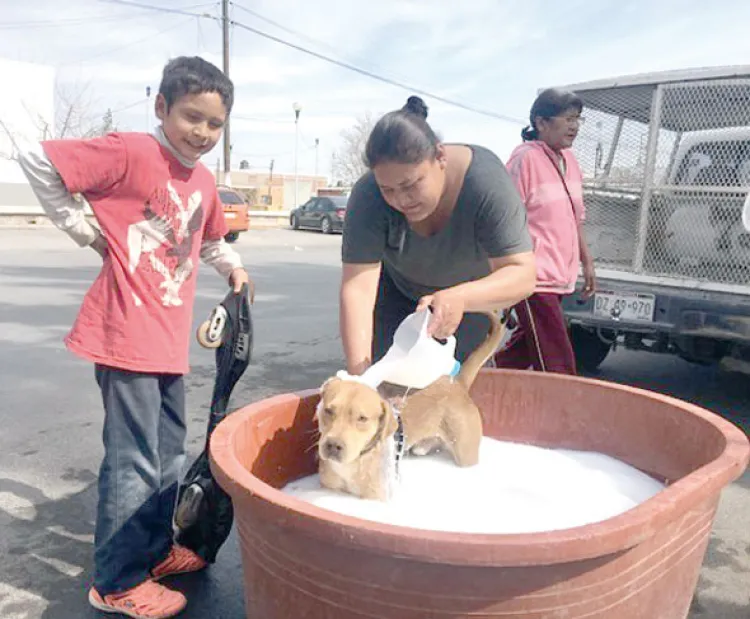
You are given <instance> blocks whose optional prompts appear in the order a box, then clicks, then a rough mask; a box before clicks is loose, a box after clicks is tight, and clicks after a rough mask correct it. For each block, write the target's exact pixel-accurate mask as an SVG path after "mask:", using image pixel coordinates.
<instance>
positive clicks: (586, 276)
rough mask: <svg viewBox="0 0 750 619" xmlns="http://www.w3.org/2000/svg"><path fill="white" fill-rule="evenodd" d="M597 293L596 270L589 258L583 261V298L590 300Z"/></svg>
mask: <svg viewBox="0 0 750 619" xmlns="http://www.w3.org/2000/svg"><path fill="white" fill-rule="evenodd" d="M594 292H596V269H595V268H594V261H593V260H592V259H591V258H590V257H589V258H587V259H584V260H583V297H584V298H585V299H588V298H589V297H591V295H593V294H594Z"/></svg>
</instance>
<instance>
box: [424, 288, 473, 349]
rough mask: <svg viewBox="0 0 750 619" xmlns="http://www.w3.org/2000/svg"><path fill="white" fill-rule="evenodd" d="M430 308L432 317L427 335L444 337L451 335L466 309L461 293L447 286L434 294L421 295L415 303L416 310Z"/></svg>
mask: <svg viewBox="0 0 750 619" xmlns="http://www.w3.org/2000/svg"><path fill="white" fill-rule="evenodd" d="M427 307H431V308H432V318H430V322H429V323H428V325H427V335H430V336H432V337H436V338H438V339H445V338H447V337H450V336H451V335H453V334H454V333H455V332H456V330H457V329H458V325H459V324H461V319H462V318H463V317H464V312H465V311H466V303H465V301H464V299H463V295H461V293H460V292H459V291H457V290H455V289H452V288H447V289H446V290H440V291H439V292H436V293H435V294H430V295H427V296H425V297H422V298H421V299H420V300H419V303H418V304H417V311H418V312H419V311H421V310H423V309H425V308H427Z"/></svg>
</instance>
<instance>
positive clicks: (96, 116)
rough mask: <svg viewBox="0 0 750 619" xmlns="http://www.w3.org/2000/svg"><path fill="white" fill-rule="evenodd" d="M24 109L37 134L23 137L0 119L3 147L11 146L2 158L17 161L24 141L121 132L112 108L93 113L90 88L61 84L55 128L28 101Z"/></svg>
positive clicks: (3, 150) (6, 149) (58, 91)
mask: <svg viewBox="0 0 750 619" xmlns="http://www.w3.org/2000/svg"><path fill="white" fill-rule="evenodd" d="M22 106H23V108H24V110H25V111H26V114H27V115H28V116H29V118H30V119H31V121H32V124H33V125H34V126H35V127H36V129H37V135H34V136H21V135H19V134H18V133H17V132H16V131H15V130H14V128H13V126H12V125H11V124H10V123H9V122H7V121H6V120H5V119H3V118H0V144H2V143H3V142H5V143H7V147H3V148H0V158H2V159H16V158H17V156H18V144H19V142H20V141H23V140H24V139H40V140H49V139H63V138H91V137H96V136H99V135H105V134H107V133H110V132H112V131H117V125H116V123H115V119H114V115H113V113H112V110H111V109H109V108H108V109H107V110H106V111H105V112H104V113H103V114H102V113H101V112H95V111H92V109H93V107H94V106H93V101H92V98H91V96H90V94H89V88H88V86H83V87H63V86H61V85H59V84H58V85H57V87H56V89H55V122H54V128H53V127H52V126H51V125H50V122H49V121H50V119H48V118H44V117H43V116H42V115H41V114H39V112H37V111H36V110H35V109H34V108H33V107H32V106H30V105H27V104H26V103H25V102H22ZM4 138H5V139H4Z"/></svg>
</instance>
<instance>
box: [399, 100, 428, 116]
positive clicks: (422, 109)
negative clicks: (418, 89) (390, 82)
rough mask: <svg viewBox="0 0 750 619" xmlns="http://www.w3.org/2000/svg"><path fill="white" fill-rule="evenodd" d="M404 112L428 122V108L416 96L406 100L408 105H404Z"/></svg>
mask: <svg viewBox="0 0 750 619" xmlns="http://www.w3.org/2000/svg"><path fill="white" fill-rule="evenodd" d="M403 110H404V111H405V112H409V114H415V115H417V116H419V117H420V118H424V119H425V120H427V106H426V105H425V102H424V101H422V99H421V98H420V97H417V96H415V95H412V96H411V97H409V98H408V99H407V100H406V104H405V105H404V107H403Z"/></svg>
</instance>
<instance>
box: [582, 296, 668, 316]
mask: <svg viewBox="0 0 750 619" xmlns="http://www.w3.org/2000/svg"><path fill="white" fill-rule="evenodd" d="M655 305H656V299H655V297H654V295H652V294H641V293H619V294H618V293H614V292H597V293H596V294H595V295H594V315H595V316H601V317H603V318H610V319H611V320H634V321H637V320H640V321H643V322H652V321H653V320H654V307H655Z"/></svg>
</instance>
